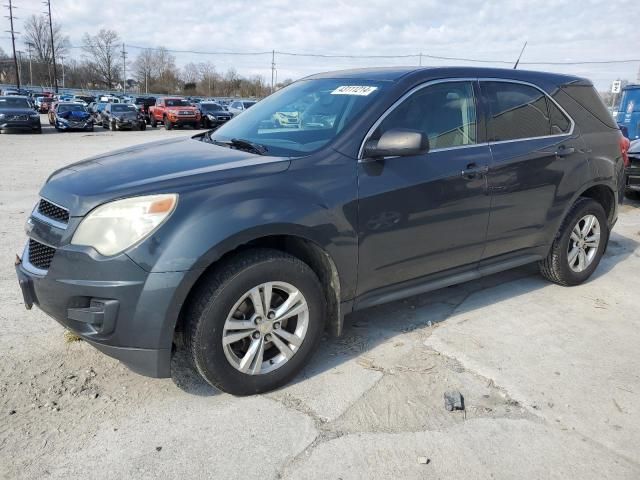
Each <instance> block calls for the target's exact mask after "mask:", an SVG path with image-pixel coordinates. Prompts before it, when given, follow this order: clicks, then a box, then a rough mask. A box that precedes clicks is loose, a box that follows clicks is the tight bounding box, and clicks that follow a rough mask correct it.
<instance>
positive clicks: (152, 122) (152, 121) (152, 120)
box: [151, 117, 158, 128]
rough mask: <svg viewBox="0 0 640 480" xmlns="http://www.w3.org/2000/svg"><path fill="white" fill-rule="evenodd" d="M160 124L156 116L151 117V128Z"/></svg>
mask: <svg viewBox="0 0 640 480" xmlns="http://www.w3.org/2000/svg"><path fill="white" fill-rule="evenodd" d="M157 126H158V122H156V119H155V117H151V128H156V127H157Z"/></svg>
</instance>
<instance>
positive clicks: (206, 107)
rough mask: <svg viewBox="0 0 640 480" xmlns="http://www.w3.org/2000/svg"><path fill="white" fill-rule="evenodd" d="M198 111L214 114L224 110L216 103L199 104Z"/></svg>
mask: <svg viewBox="0 0 640 480" xmlns="http://www.w3.org/2000/svg"><path fill="white" fill-rule="evenodd" d="M200 110H202V111H203V112H215V111H220V110H224V108H222V107H221V106H220V105H218V104H217V103H201V104H200Z"/></svg>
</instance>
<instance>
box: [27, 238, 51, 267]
mask: <svg viewBox="0 0 640 480" xmlns="http://www.w3.org/2000/svg"><path fill="white" fill-rule="evenodd" d="M55 253H56V249H55V248H52V247H49V246H47V245H43V244H42V243H40V242H36V241H35V240H33V239H32V238H30V239H29V263H31V265H33V266H34V267H37V268H39V269H41V270H48V269H49V266H50V265H51V260H52V259H53V255H54V254H55Z"/></svg>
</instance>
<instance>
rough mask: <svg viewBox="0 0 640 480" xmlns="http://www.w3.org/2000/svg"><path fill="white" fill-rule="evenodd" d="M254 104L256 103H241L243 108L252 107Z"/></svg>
mask: <svg viewBox="0 0 640 480" xmlns="http://www.w3.org/2000/svg"><path fill="white" fill-rule="evenodd" d="M255 104H256V102H242V105H244V108H249V107H253V106H254V105H255Z"/></svg>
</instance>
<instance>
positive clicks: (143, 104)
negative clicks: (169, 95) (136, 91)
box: [134, 97, 156, 123]
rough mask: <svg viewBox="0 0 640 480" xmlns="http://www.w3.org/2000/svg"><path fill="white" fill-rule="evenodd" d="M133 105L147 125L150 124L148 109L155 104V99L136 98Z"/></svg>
mask: <svg viewBox="0 0 640 480" xmlns="http://www.w3.org/2000/svg"><path fill="white" fill-rule="evenodd" d="M134 104H135V106H136V108H137V109H138V111H139V112H140V113H141V114H142V116H143V117H144V119H145V121H146V122H147V123H151V117H150V115H149V108H150V107H153V106H154V105H155V104H156V97H136V98H135V100H134Z"/></svg>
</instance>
